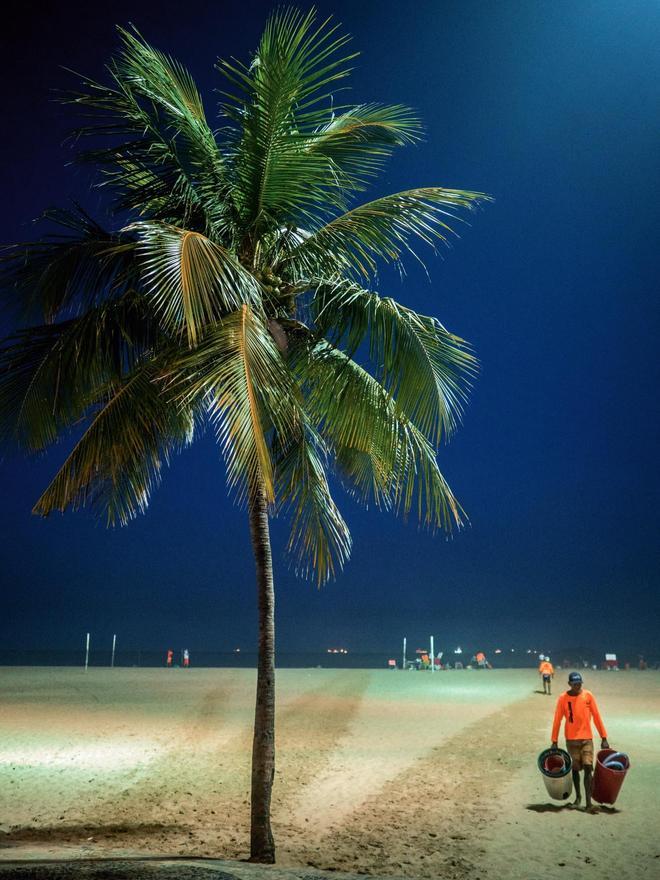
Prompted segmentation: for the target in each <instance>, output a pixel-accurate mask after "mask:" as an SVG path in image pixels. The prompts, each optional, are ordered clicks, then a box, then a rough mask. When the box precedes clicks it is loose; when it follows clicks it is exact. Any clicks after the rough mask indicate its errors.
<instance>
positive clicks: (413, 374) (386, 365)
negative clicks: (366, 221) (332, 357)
mask: <svg viewBox="0 0 660 880" xmlns="http://www.w3.org/2000/svg"><path fill="white" fill-rule="evenodd" d="M312 309H313V313H314V317H315V325H316V329H317V331H318V332H319V333H320V334H322V335H324V336H325V337H326V338H327V339H328V340H329V341H331V342H332V343H333V344H335V345H336V344H338V343H339V342H340V341H344V342H345V345H346V347H347V350H348V353H349V355H350V356H351V357H352V356H353V354H355V352H357V350H358V349H359V348H360V346H361V345H362V344H363V342H364V341H365V340H368V345H369V355H370V360H371V363H372V364H373V365H374V369H375V372H376V376H377V378H378V379H379V380H380V381H381V382H382V383H383V385H384V386H385V388H386V389H387V390H388V391H389V392H390V394H392V395H393V396H394V397H395V398H396V401H397V406H398V407H399V409H400V410H401V411H402V412H404V413H405V414H406V416H407V417H408V418H409V419H410V421H411V422H413V423H414V424H415V425H417V426H418V427H419V429H420V430H421V431H422V433H423V434H425V435H426V436H427V437H430V438H431V439H432V441H433V442H434V443H439V442H440V440H441V439H442V437H443V436H448V435H449V434H451V433H452V432H453V431H454V430H455V429H456V427H457V426H458V424H459V423H460V421H461V417H462V413H463V405H464V403H465V401H466V400H467V391H468V389H469V386H470V379H471V378H472V376H473V375H474V374H475V372H476V366H477V362H476V359H475V358H474V356H473V355H472V354H471V353H470V350H469V347H468V346H467V344H466V343H465V342H464V341H463V340H462V339H460V338H459V337H458V336H454V335H453V334H452V333H449V332H448V331H447V330H446V329H445V328H444V327H443V326H442V324H440V322H439V321H437V320H436V319H435V318H430V317H427V316H426V315H419V314H417V313H416V312H414V311H412V309H408V308H406V307H405V306H402V305H400V304H399V303H397V302H395V301H394V300H393V299H390V298H382V297H380V296H379V295H378V294H377V293H373V292H372V291H368V290H364V289H363V288H361V287H360V286H359V285H358V284H355V283H353V282H350V281H343V282H339V283H337V284H334V285H325V286H323V287H321V288H319V289H318V290H317V292H316V295H315V297H314V300H313V301H312Z"/></svg>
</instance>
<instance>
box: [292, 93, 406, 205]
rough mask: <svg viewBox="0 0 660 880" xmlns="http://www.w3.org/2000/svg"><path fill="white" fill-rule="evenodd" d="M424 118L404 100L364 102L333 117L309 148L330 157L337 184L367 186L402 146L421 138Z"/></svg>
mask: <svg viewBox="0 0 660 880" xmlns="http://www.w3.org/2000/svg"><path fill="white" fill-rule="evenodd" d="M420 130H421V129H420V122H419V120H418V118H417V117H416V116H415V115H414V113H413V112H412V111H411V110H410V109H409V108H408V107H403V106H402V105H400V104H396V105H394V106H390V107H386V106H381V105H379V104H362V105H360V106H357V107H351V108H349V109H348V110H346V111H345V112H343V113H339V114H337V115H334V114H333V115H332V118H331V119H330V121H329V122H327V123H325V125H323V126H321V127H320V128H319V129H318V131H316V132H315V133H314V135H313V136H312V137H311V138H310V139H309V142H308V144H307V145H306V150H307V151H308V152H310V153H313V154H317V155H323V156H325V157H326V158H327V159H329V160H330V162H331V165H330V168H331V171H332V174H333V176H334V177H335V178H336V181H337V185H338V186H340V187H341V188H343V189H348V190H352V191H357V190H362V189H365V187H366V185H367V183H368V182H369V181H370V180H371V179H372V178H374V177H376V176H377V174H378V171H379V170H380V168H381V167H382V165H383V163H384V162H385V160H386V159H387V158H388V157H389V156H390V155H391V153H392V151H393V150H394V149H395V148H396V147H398V146H404V145H405V144H412V143H415V141H417V140H419V137H420Z"/></svg>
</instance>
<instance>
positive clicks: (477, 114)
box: [0, 0, 660, 657]
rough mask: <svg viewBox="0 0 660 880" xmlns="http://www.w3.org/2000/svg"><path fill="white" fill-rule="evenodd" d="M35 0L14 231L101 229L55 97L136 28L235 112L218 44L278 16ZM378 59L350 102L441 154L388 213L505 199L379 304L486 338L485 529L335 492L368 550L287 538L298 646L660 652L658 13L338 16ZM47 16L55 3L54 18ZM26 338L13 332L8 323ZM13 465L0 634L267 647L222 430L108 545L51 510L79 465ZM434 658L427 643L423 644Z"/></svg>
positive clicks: (625, 3) (281, 562)
mask: <svg viewBox="0 0 660 880" xmlns="http://www.w3.org/2000/svg"><path fill="white" fill-rule="evenodd" d="M75 7H76V4H75V3H65V4H62V3H58V4H55V3H52V4H51V3H42V4H19V5H18V8H17V10H15V13H14V14H15V18H14V21H13V22H12V23H10V24H9V25H8V26H7V27H3V33H2V36H1V38H0V39H1V40H2V42H3V46H2V51H1V52H0V64H1V65H2V68H3V70H2V85H3V103H4V106H3V122H4V125H3V136H2V140H1V143H2V149H3V154H4V156H3V162H2V166H1V174H2V190H1V191H2V197H3V210H2V211H1V212H0V224H1V226H2V229H1V231H0V241H2V242H4V243H11V242H14V241H17V240H21V239H26V238H31V237H33V236H35V235H36V231H35V229H34V227H33V226H32V220H33V219H34V218H35V217H37V215H38V214H39V213H40V212H41V211H42V210H43V209H44V208H46V207H49V206H53V205H66V204H67V203H69V202H70V200H71V199H75V200H78V201H80V202H81V203H82V204H83V205H84V206H86V207H87V208H88V209H89V210H90V211H91V212H93V213H95V214H96V215H97V216H98V217H100V218H102V217H104V214H103V211H104V208H103V201H102V199H101V198H100V197H99V195H98V193H97V192H96V191H92V190H91V189H90V177H89V174H88V171H83V170H76V169H74V168H72V167H71V166H69V165H67V163H68V162H69V161H70V159H71V148H70V147H67V146H65V145H63V143H62V142H63V140H64V138H65V135H66V133H67V132H68V130H69V129H70V128H71V127H72V126H73V124H74V122H75V117H74V115H72V111H71V110H70V109H68V108H66V107H64V108H63V107H61V106H59V105H58V104H56V103H54V102H53V100H52V97H53V95H52V92H51V90H52V89H57V88H64V89H66V88H68V87H70V86H72V85H74V83H75V80H74V78H73V77H71V75H70V74H68V73H67V72H65V71H64V70H63V69H62V67H63V66H64V67H69V68H72V69H74V70H78V71H80V72H83V73H86V74H88V75H90V76H92V77H94V78H101V77H103V65H104V64H105V63H106V61H107V60H108V58H109V56H110V54H111V52H112V51H113V49H114V48H115V47H116V45H117V38H116V33H115V30H114V26H115V25H116V24H122V25H125V24H127V23H128V22H133V23H135V25H136V26H137V27H138V29H139V30H140V31H141V32H142V34H143V35H144V36H145V38H146V39H147V40H148V41H150V42H151V43H152V44H154V45H155V46H157V47H158V48H161V49H163V50H165V51H167V52H169V53H171V54H173V55H174V56H176V57H177V58H178V59H179V60H180V61H181V62H182V63H183V64H185V65H186V66H187V67H188V68H189V69H190V71H191V72H192V73H193V75H194V77H195V78H196V80H197V83H198V85H199V87H200V89H201V91H202V94H203V95H204V97H205V103H206V108H207V114H208V115H209V117H212V116H213V113H214V106H215V103H216V100H217V96H216V95H214V93H213V89H214V88H217V87H220V78H219V76H218V74H217V73H216V72H215V71H214V69H213V65H214V62H215V60H216V58H217V57H218V56H220V57H228V56H230V55H234V56H237V57H239V58H242V59H246V58H247V57H248V53H249V52H250V51H251V50H252V49H253V48H254V47H255V46H256V43H257V40H258V37H259V35H260V33H261V29H262V26H263V24H264V21H265V18H266V15H267V13H268V12H269V10H270V9H271V8H272V7H271V6H270V4H267V3H261V2H256V0H241V2H237V0H231V2H224V3H221V2H217V3H200V2H197V0H188V2H187V3H185V4H184V5H182V4H181V3H178V2H177V3H173V2H169V0H166V2H162V0H161V2H133V3H130V4H129V3H126V2H116V3H113V4H94V3H91V4H86V5H84V6H81V7H80V8H79V9H78V10H76V8H75ZM318 7H319V9H320V12H321V13H322V14H323V15H324V16H325V15H326V14H332V15H334V16H335V17H336V18H337V20H338V21H340V22H342V23H343V25H344V27H345V29H346V30H347V31H348V32H349V33H351V34H352V35H353V38H354V46H355V48H356V49H359V50H360V51H361V53H362V54H361V57H360V58H359V59H358V61H357V65H356V70H355V74H354V76H353V79H352V95H351V100H354V101H355V103H360V102H369V101H380V102H386V103H399V102H400V103H405V104H409V105H411V106H413V107H415V108H416V109H418V111H419V113H420V115H421V117H422V119H423V120H424V122H425V124H426V127H427V133H426V141H425V142H424V143H422V144H421V145H419V146H416V147H409V148H406V149H403V150H400V151H398V152H397V153H396V154H395V156H394V158H393V160H392V161H391V162H390V164H389V166H388V168H387V170H386V172H385V174H384V175H383V177H382V178H381V180H380V181H379V183H378V185H377V186H376V187H374V189H373V192H371V193H369V194H368V196H367V198H372V197H376V196H378V195H381V194H385V193H386V192H395V191H398V190H402V189H406V188H410V187H412V186H419V185H441V186H447V187H456V188H464V189H472V190H480V191H484V192H488V193H490V194H492V195H493V196H494V198H495V200H496V201H495V202H494V204H492V205H489V206H487V207H486V208H485V209H484V210H483V211H481V212H479V213H476V214H475V215H474V216H472V217H471V225H470V226H469V227H465V228H464V231H463V232H462V234H461V239H460V240H459V241H457V242H456V244H455V245H454V246H453V247H452V249H451V250H445V251H444V252H443V253H442V256H441V257H440V258H433V257H432V255H430V254H429V255H428V257H429V259H428V261H427V263H428V266H429V270H430V276H431V283H429V281H428V280H427V278H426V277H425V275H424V274H423V272H422V271H421V270H420V269H419V268H417V267H416V266H415V265H414V263H412V262H411V263H409V270H410V271H409V274H408V276H407V278H406V279H405V280H404V282H403V283H401V282H400V280H399V278H398V276H397V275H396V274H394V273H391V272H389V271H387V272H383V274H382V275H381V279H380V282H381V283H380V291H381V293H383V294H384V295H391V296H393V297H394V298H395V299H398V300H400V301H402V302H403V303H405V304H407V305H409V306H411V307H413V308H415V309H417V310H419V311H421V312H423V313H427V314H433V315H436V316H437V317H438V318H439V319H440V320H441V321H442V322H443V323H444V324H445V326H447V327H448V328H449V329H451V330H452V331H454V332H456V333H458V334H459V335H460V336H462V337H464V338H466V339H468V340H470V342H471V343H472V344H473V345H474V347H475V350H476V353H477V354H478V356H479V359H480V362H481V373H480V376H479V378H478V380H477V382H476V384H475V388H474V393H473V396H472V399H471V402H470V405H469V408H468V410H467V412H466V416H465V420H464V425H463V427H462V428H461V429H460V430H459V431H458V432H457V433H456V434H455V436H454V438H453V439H452V441H451V443H450V445H449V446H447V447H445V448H443V449H442V451H441V456H440V463H441V469H442V471H443V473H444V474H445V476H446V477H447V479H448V480H449V483H450V485H451V486H452V488H453V489H454V491H455V493H456V494H457V496H458V498H459V499H460V501H461V503H462V504H463V506H464V507H465V509H466V511H467V513H468V515H469V517H470V524H469V526H468V527H467V528H466V529H465V530H464V531H462V532H461V533H459V534H458V535H456V536H454V537H453V538H452V539H451V540H449V541H447V540H446V539H445V538H444V537H443V536H442V535H436V536H435V537H434V536H431V535H429V534H427V533H425V532H423V531H420V530H419V529H418V527H417V525H416V523H415V522H414V521H413V520H411V521H410V522H409V523H407V524H406V523H404V522H402V521H400V520H397V519H396V518H394V517H393V516H390V515H388V514H386V513H381V512H378V511H376V510H369V511H365V510H363V509H361V508H359V507H357V506H356V505H355V504H354V503H353V502H352V501H351V500H350V499H349V498H348V496H346V495H345V494H343V493H342V492H341V490H340V489H339V487H337V488H336V493H335V494H336V498H337V500H338V502H339V504H340V507H341V509H342V511H343V513H344V515H345V517H346V518H347V520H348V523H349V526H350V528H351V530H352V534H353V539H354V551H353V557H352V560H351V561H350V562H349V564H348V566H347V567H346V569H345V570H344V572H343V573H342V574H341V575H340V577H339V578H338V579H337V580H336V581H335V582H331V583H330V584H329V585H327V586H326V587H324V588H323V589H322V590H321V591H318V590H317V589H316V587H315V585H314V584H312V583H307V582H304V581H299V580H297V579H296V578H295V576H294V574H293V572H292V571H291V570H290V569H289V568H288V564H287V561H286V559H285V557H284V545H285V537H286V534H287V532H286V529H285V526H284V524H279V523H276V524H274V525H273V529H272V539H273V552H274V561H275V580H276V592H277V603H278V604H277V629H278V645H279V649H280V650H281V651H302V650H314V649H315V648H318V647H321V648H325V647H328V646H330V645H345V646H346V647H348V648H349V649H351V650H353V651H358V650H365V651H382V652H383V653H384V656H385V655H387V656H394V651H397V652H398V650H399V645H400V641H401V637H402V636H403V635H407V636H408V640H409V644H411V643H416V642H419V643H421V642H422V641H424V642H426V640H427V637H428V635H429V634H431V633H433V634H434V635H435V638H436V645H437V646H439V647H440V648H445V650H446V649H448V648H451V647H453V646H454V645H455V644H462V645H463V646H464V647H465V648H466V650H474V649H477V648H478V647H479V646H480V645H484V646H487V647H489V648H490V647H493V646H495V645H498V644H500V645H502V646H503V647H509V646H516V647H517V648H518V649H520V648H525V647H527V646H531V647H537V648H538V649H539V650H543V649H545V650H546V651H554V650H555V649H559V648H561V647H562V646H566V645H583V644H587V645H594V646H595V647H596V648H598V650H603V651H604V650H613V651H619V652H621V653H623V652H636V651H640V652H643V653H648V654H651V655H655V656H656V657H657V656H660V636H659V635H658V633H659V629H658V621H659V619H660V591H659V590H658V571H659V570H660V566H659V564H658V563H659V562H660V559H659V554H658V544H659V542H658V532H657V521H658V517H657V511H658V508H659V506H660V492H659V489H660V472H659V468H658V460H657V458H658V426H659V408H658V394H657V389H658V384H659V383H658V380H659V378H660V377H659V370H658V357H657V349H658V345H657V339H658V331H659V330H660V321H659V314H658V294H657V291H658V284H657V278H658V260H657V254H658V229H659V223H658V220H659V213H660V212H659V208H658V206H659V204H660V187H659V186H658V132H659V125H658V124H659V122H660V101H659V100H658V99H659V98H660V95H659V87H658V84H659V83H660V54H659V53H658V51H657V47H658V44H659V42H660V4H658V2H657V0H593V2H585V0H581V2H577V3H576V2H568V0H560V2H556V3H547V2H546V3H542V2H535V0H516V2H506V0H498V2H494V0H492V2H482V0H435V2H431V0H427V2H417V3H414V4H413V3H394V2H392V0H378V2H364V0H361V2H359V3H357V2H355V0H351V2H348V0H336V2H332V3H330V2H326V0H322V2H320V3H319V4H318ZM39 8H41V11H40V12H38V13H37V12H35V10H36V9H39ZM9 329H10V328H9V326H8V324H7V322H6V321H5V322H4V325H3V331H4V332H5V333H6V332H8V331H9ZM67 449H68V446H67V444H66V443H65V442H64V443H62V444H60V445H58V446H56V447H54V448H53V449H52V451H51V452H50V453H49V454H48V455H47V457H45V458H40V459H36V460H26V459H22V458H20V457H19V456H12V457H6V458H5V459H4V460H3V461H2V462H0V491H1V492H2V505H1V506H0V529H1V534H2V549H1V551H0V572H1V574H2V579H3V595H4V599H3V613H2V615H1V616H0V646H1V647H4V648H18V647H21V646H24V647H28V648H37V647H44V646H45V647H57V648H65V647H71V646H75V645H77V644H79V643H80V642H81V639H82V637H83V635H82V634H84V633H85V632H87V631H91V632H92V633H93V638H94V639H95V640H96V642H97V644H100V643H104V642H108V645H109V641H110V639H111V637H112V633H118V638H119V640H120V644H122V645H123V646H125V647H128V646H131V647H143V648H160V647H161V646H162V647H163V648H164V647H167V646H168V645H169V644H172V645H173V646H175V647H177V648H178V647H179V646H183V645H188V646H189V647H190V649H191V651H192V652H193V655H194V651H195V650H202V649H204V650H231V649H233V648H234V647H236V646H237V645H240V646H241V647H242V648H243V649H244V650H249V649H253V648H254V645H255V632H256V610H255V607H256V603H255V585H254V565H253V561H252V557H251V550H250V544H249V534H248V526H247V518H246V514H245V512H244V511H241V510H239V509H237V508H236V507H235V506H234V505H233V504H232V502H231V501H230V500H228V498H227V493H226V489H225V485H224V477H223V468H222V464H221V462H220V460H219V456H218V453H217V452H216V449H215V446H214V443H213V440H212V437H211V436H210V435H209V436H208V437H207V438H206V439H204V440H202V441H201V442H200V443H199V444H198V445H196V446H195V447H193V448H192V449H190V450H188V451H186V452H185V453H184V454H182V455H181V456H180V457H179V458H178V459H176V460H175V461H174V463H173V466H172V467H171V468H170V470H169V472H167V473H166V476H165V479H164V481H163V485H162V486H161V488H160V489H159V490H158V491H157V492H156V494H155V495H154V497H153V499H152V503H151V506H150V509H149V511H148V513H147V515H146V516H144V517H140V518H139V519H137V520H135V521H134V522H132V523H131V524H130V525H129V526H128V527H127V528H125V529H118V530H114V531H108V530H106V529H105V527H104V526H103V525H101V524H99V523H97V522H96V521H95V520H94V519H93V518H92V516H91V515H90V514H89V513H87V512H84V511H83V512H79V513H76V514H72V513H68V514H66V515H65V516H63V517H61V516H59V515H55V516H52V517H51V518H50V519H48V520H39V519H37V518H35V517H33V516H32V515H31V514H30V510H31V507H32V505H33V503H34V502H35V500H36V499H37V498H38V496H39V495H40V493H41V491H42V490H43V488H44V487H45V486H46V485H47V483H48V482H49V480H50V478H51V477H52V475H53V474H54V473H55V470H56V467H57V466H58V464H59V463H60V462H61V461H62V460H63V459H64V457H65V456H66V453H67ZM413 647H414V645H413Z"/></svg>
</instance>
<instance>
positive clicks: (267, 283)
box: [254, 266, 284, 297]
mask: <svg viewBox="0 0 660 880" xmlns="http://www.w3.org/2000/svg"><path fill="white" fill-rule="evenodd" d="M254 277H255V278H256V279H257V281H258V282H259V284H261V287H262V288H263V291H264V293H268V294H270V295H271V296H275V297H280V296H281V295H282V293H283V292H284V291H283V287H284V282H283V281H282V279H281V278H280V276H279V275H275V273H274V272H273V270H272V269H271V268H270V266H266V267H265V268H264V269H257V271H256V272H255V273H254Z"/></svg>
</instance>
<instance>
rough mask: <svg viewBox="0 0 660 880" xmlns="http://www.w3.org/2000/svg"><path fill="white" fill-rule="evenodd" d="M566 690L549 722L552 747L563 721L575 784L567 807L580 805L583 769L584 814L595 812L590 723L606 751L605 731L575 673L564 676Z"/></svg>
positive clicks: (588, 694)
mask: <svg viewBox="0 0 660 880" xmlns="http://www.w3.org/2000/svg"><path fill="white" fill-rule="evenodd" d="M568 684H569V689H568V690H567V691H565V692H564V693H563V694H561V695H560V696H559V699H558V700H557V708H556V709H555V717H554V721H553V722H552V746H553V748H557V740H558V739H559V728H560V727H561V722H562V720H563V721H564V735H565V737H566V751H567V752H568V754H569V755H570V756H571V761H572V763H573V784H574V785H575V801H574V802H573V803H572V804H571V805H570V806H572V807H579V806H580V804H581V803H582V796H581V793H580V770H584V794H585V798H586V801H587V805H586V810H587V812H588V813H597V812H598V808H597V807H594V806H593V805H592V803H591V784H592V772H593V764H594V741H593V738H592V737H593V733H592V731H591V722H592V721H593V723H594V724H595V725H596V729H597V730H598V733H599V734H600V736H601V744H600V747H601V749H609V747H610V746H609V743H608V742H607V731H606V730H605V725H604V724H603V719H602V718H601V717H600V712H599V711H598V705H597V703H596V698H595V697H594V695H593V694H592V693H591V692H590V691H587V690H585V689H584V688H583V687H582V676H581V675H580V673H579V672H571V673H570V675H569V676H568Z"/></svg>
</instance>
